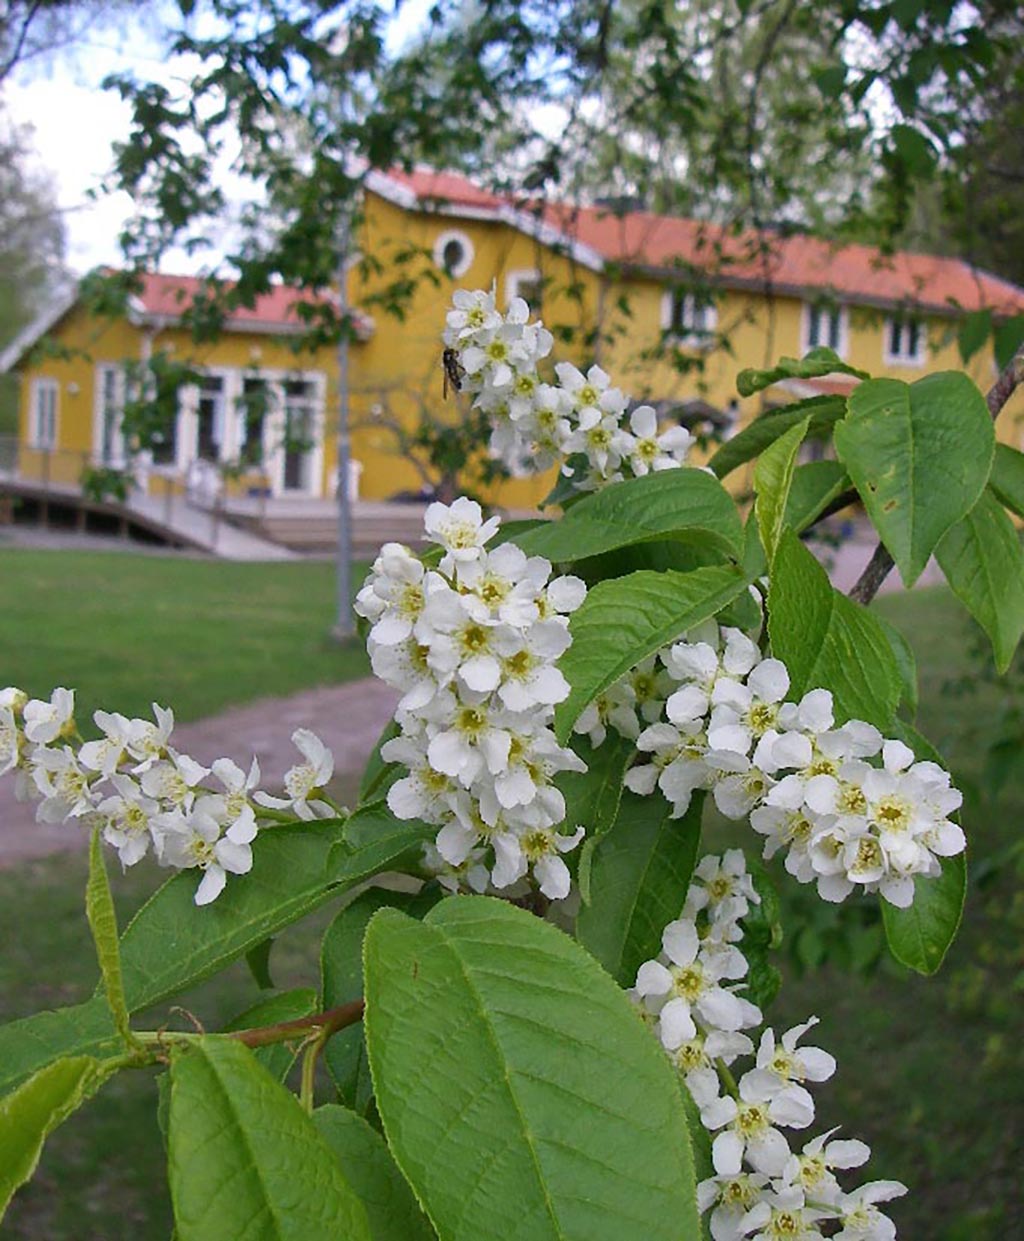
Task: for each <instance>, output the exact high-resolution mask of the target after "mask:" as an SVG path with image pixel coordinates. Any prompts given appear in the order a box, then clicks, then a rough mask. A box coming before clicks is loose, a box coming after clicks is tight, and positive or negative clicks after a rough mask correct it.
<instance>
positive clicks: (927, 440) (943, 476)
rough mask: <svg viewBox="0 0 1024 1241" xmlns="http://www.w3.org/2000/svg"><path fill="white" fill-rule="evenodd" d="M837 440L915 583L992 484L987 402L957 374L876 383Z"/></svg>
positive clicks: (853, 407) (859, 395)
mask: <svg viewBox="0 0 1024 1241" xmlns="http://www.w3.org/2000/svg"><path fill="white" fill-rule="evenodd" d="M835 443H836V452H837V453H838V455H839V459H840V461H842V463H843V464H844V465H845V466H846V468H847V469H848V470H849V472H850V477H851V478H852V479H853V481H854V483H855V485H856V487H857V490H858V491H859V492H860V496H861V499H862V500H863V501H864V506H865V508H866V509H867V511H868V515H869V516H870V518H871V520H872V522H873V523H874V525H875V529H876V530H877V531H878V534H879V537H880V538H881V539H882V542H883V543H884V544H885V546H886V547H887V548H888V550H889V553H890V555H891V556H892V558H893V560H895V561H896V564H897V565H898V566H899V570H900V574H901V575H902V577H903V581H904V583H905V584H906V585H907V586H912V585H913V584H914V582H916V581H917V579H918V577H920V575H921V573H922V571H923V570H924V567H925V565H926V564H927V563H928V559H929V557H930V556H931V554H932V553H933V552H934V551H935V548H936V545H937V544H938V542H939V540H940V539H941V538H942V536H943V535H944V534H945V533H946V531H947V530H949V529H950V527H951V526H954V525H955V524H956V523H957V522H958V521H959V520H960V519H961V518H962V517H965V516H966V515H967V514H968V513H969V512H970V510H971V509H972V508H973V507H974V505H975V504H976V503H977V501H978V499H979V497H980V496H981V493H982V491H983V490H984V487H985V483H986V482H987V481H988V476H989V471H990V470H991V468H992V456H993V452H994V450H995V432H994V430H993V427H992V419H991V418H990V417H989V413H988V406H987V405H986V404H985V398H984V397H983V396H982V395H981V393H980V392H979V391H978V389H977V387H976V386H975V385H974V383H972V381H971V380H970V379H969V378H968V377H967V376H966V375H964V374H962V373H961V372H959V371H941V372H938V373H937V374H934V375H928V376H926V377H925V378H924V379H919V380H918V381H917V382H916V383H913V384H905V383H902V382H901V381H900V380H898V379H873V380H871V381H870V382H869V383H863V384H861V385H860V386H859V387H858V388H857V389H855V391H854V392H853V394H852V395H851V397H850V400H849V413H848V414H847V416H846V419H845V421H844V422H843V423H841V424H840V425H839V426H837V427H836V430H835Z"/></svg>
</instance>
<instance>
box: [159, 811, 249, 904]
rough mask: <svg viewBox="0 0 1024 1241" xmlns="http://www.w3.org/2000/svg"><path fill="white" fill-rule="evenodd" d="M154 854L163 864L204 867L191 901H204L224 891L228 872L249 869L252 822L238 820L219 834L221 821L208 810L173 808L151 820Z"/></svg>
mask: <svg viewBox="0 0 1024 1241" xmlns="http://www.w3.org/2000/svg"><path fill="white" fill-rule="evenodd" d="M153 833H154V839H155V841H156V848H157V856H158V857H159V859H160V863H161V865H163V866H173V867H174V868H175V869H177V870H189V869H192V868H194V867H198V868H199V869H200V870H202V871H204V872H205V873H204V874H203V878H202V879H201V881H200V883H199V886H198V888H196V894H195V903H196V904H197V905H208V904H209V903H210V902H211V901H213V900H216V899H217V897H218V896H220V894H221V892H223V891H224V885H225V883H226V882H227V876H228V874H229V873H230V874H232V875H244V874H247V873H248V872H249V871H250V870H251V869H252V849H251V848H250V842H251V841H252V839H253V837H254V836H255V835H256V825H255V823H253V824H251V825H250V824H247V823H243V822H241V821H239V822H238V823H236V824H235V825H234V826H233V827H229V828H228V830H227V831H226V832H224V833H223V835H222V834H221V825H220V824H219V823H218V822H217V820H216V819H215V818H214V817H213V816H212V815H209V814H204V813H202V812H200V811H197V810H193V811H191V812H188V813H185V812H183V811H181V810H174V811H171V812H170V813H168V814H163V815H158V816H157V817H156V818H155V819H154V820H153Z"/></svg>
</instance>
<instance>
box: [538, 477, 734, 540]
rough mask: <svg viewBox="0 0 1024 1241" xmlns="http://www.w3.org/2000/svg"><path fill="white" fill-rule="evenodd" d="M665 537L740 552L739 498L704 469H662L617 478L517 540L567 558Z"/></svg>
mask: <svg viewBox="0 0 1024 1241" xmlns="http://www.w3.org/2000/svg"><path fill="white" fill-rule="evenodd" d="M666 536H673V537H676V538H686V539H693V540H699V541H700V542H701V543H709V542H710V543H712V544H714V545H716V546H718V547H720V548H721V549H722V550H724V551H726V552H729V553H732V554H734V555H736V556H738V555H739V554H740V552H741V550H742V547H743V527H742V523H741V522H740V518H739V514H738V513H737V511H736V502H735V500H733V498H732V496H730V495H729V493H728V492H727V491H726V490H725V488H724V487H723V486H722V485H721V483H720V482H719V481H718V479H717V478H715V477H713V476H712V475H711V474H708V473H706V472H705V471H704V470H694V469H681V470H660V471H658V472H657V473H651V474H647V475H645V476H644V477H643V478H631V479H629V480H627V481H626V482H622V483H613V484H612V485H611V486H610V487H605V488H604V489H603V490H601V491H597V492H595V493H594V494H593V495H589V496H587V497H586V499H584V500H581V501H580V502H579V503H578V504H575V505H573V507H572V508H571V509H569V511H568V512H567V513H566V514H565V516H564V517H563V518H562V519H561V520H560V521H551V522H544V523H543V524H542V525H540V526H537V527H535V528H534V529H533V530H530V531H529V532H528V533H526V534H524V535H523V536H522V537H521V538H518V539H516V540H515V542H516V544H517V545H518V546H519V547H521V548H522V549H523V551H525V552H527V553H528V554H529V555H531V556H546V557H547V558H548V560H552V561H556V562H565V561H573V560H582V559H583V558H584V557H587V556H597V555H600V554H601V553H603V552H609V551H613V550H614V549H615V548H618V547H629V546H630V545H632V544H634V543H642V542H644V541H645V540H648V539H656V538H664V537H666Z"/></svg>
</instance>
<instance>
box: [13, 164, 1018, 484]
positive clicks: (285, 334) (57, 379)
mask: <svg viewBox="0 0 1024 1241" xmlns="http://www.w3.org/2000/svg"><path fill="white" fill-rule="evenodd" d="M358 244H359V247H360V255H359V256H357V258H356V259H355V261H353V263H352V264H351V266H350V269H349V284H348V297H349V302H350V304H351V305H352V306H354V307H356V308H357V311H358V317H357V339H356V340H355V341H354V342H353V344H352V345H351V347H350V366H349V373H350V407H351V422H352V428H353V429H352V441H351V442H352V458H353V462H354V466H353V475H352V477H353V481H354V482H356V483H357V485H358V494H359V496H360V497H361V498H365V499H371V500H373V499H386V498H388V497H391V496H393V495H395V494H397V493H402V492H416V491H419V490H420V489H421V487H422V486H423V481H424V480H423V477H422V474H421V473H420V472H418V471H417V469H416V468H415V467H414V465H412V464H411V463H410V462H409V461H408V460H406V459H403V458H402V457H401V456H400V455H398V453H397V451H396V449H397V437H396V433H395V427H406V428H408V427H411V426H412V425H413V424H414V423H415V421H416V419H417V418H418V417H420V416H421V413H422V412H423V411H428V412H429V413H430V414H431V415H432V416H434V417H439V418H448V419H451V418H457V417H459V416H461V415H460V407H459V406H458V405H457V404H455V403H453V398H449V401H448V402H447V403H446V402H445V399H444V397H443V394H442V375H441V367H440V335H441V331H442V329H443V326H444V316H445V313H446V310H447V309H448V307H449V305H450V300H451V294H452V292H453V290H454V289H455V288H458V287H466V288H480V287H489V286H491V285H492V284H493V285H494V286H495V288H496V291H497V296H498V300H499V304H502V305H506V304H507V303H508V301H509V300H511V298H513V297H515V296H522V297H525V298H526V300H527V301H528V302H529V303H530V305H531V307H532V308H533V309H534V310H535V311H536V312H537V313H538V314H539V315H540V316H541V317H543V319H544V321H545V323H546V324H547V325H548V326H549V327H550V328H551V329H552V330H553V331H554V332H555V336H556V346H555V352H556V356H557V357H562V358H568V359H569V360H572V361H575V362H577V363H578V364H581V365H582V364H587V363H589V362H591V361H595V360H596V361H597V362H599V363H600V365H601V366H602V367H604V368H605V369H606V370H607V371H608V372H609V373H610V374H611V376H612V378H613V381H614V382H616V383H617V384H618V385H619V386H621V387H622V388H623V389H625V390H626V391H627V392H628V393H629V394H631V395H632V396H634V397H636V398H637V399H643V400H646V401H649V402H651V403H654V404H655V405H656V407H657V408H658V409H659V412H660V413H661V414H662V416H663V417H664V418H665V420H666V421H669V420H683V421H686V422H688V423H689V424H691V425H699V424H703V425H706V426H710V427H711V428H712V429H714V430H715V431H716V432H717V433H718V434H720V435H725V436H728V435H730V434H732V433H734V432H735V431H736V430H737V429H739V428H740V427H742V426H743V425H745V424H746V423H747V422H748V421H749V420H750V419H751V418H752V417H753V416H755V415H756V414H757V413H759V412H760V411H761V410H762V409H764V408H765V407H766V406H767V405H772V404H780V403H785V402H788V401H791V400H794V399H797V398H799V397H803V396H811V395H815V394H818V393H822V392H836V391H840V392H841V391H845V390H847V389H848V388H849V387H850V386H851V384H852V382H853V381H852V380H850V379H848V378H844V377H843V376H831V377H826V378H825V379H823V380H808V381H801V382H796V381H789V382H787V383H783V384H779V385H777V386H776V387H775V388H773V389H770V390H769V391H768V392H767V393H764V394H760V395H759V396H757V397H756V398H751V399H748V400H742V399H740V398H739V397H738V396H737V393H736V386H735V380H736V374H737V372H738V371H739V370H740V369H742V368H743V367H746V366H756V367H761V366H766V365H770V364H772V363H773V362H774V361H775V360H777V359H778V358H779V357H781V356H784V355H785V356H790V357H793V356H800V355H802V354H803V353H805V352H806V351H807V350H808V349H809V348H811V347H813V346H815V345H829V346H831V347H832V348H834V349H835V350H836V352H837V353H838V354H839V355H840V357H842V358H843V359H844V360H845V361H847V362H849V363H850V364H852V365H853V366H856V367H859V368H861V369H863V370H865V371H868V372H870V373H871V374H873V375H888V376H892V377H895V378H899V379H904V380H913V379H915V378H918V377H920V376H921V375H923V374H925V373H927V372H928V371H930V370H938V369H962V363H961V360H960V354H959V351H958V347H957V341H956V335H957V326H958V321H959V320H960V319H961V318H962V316H963V315H965V314H967V313H969V312H972V311H977V310H980V309H986V308H987V309H991V310H992V311H993V312H994V313H995V314H996V315H1012V314H1020V313H1024V290H1021V289H1019V288H1017V287H1015V286H1014V285H1011V284H1009V283H1008V282H1006V281H1003V280H1000V279H998V278H997V277H995V276H992V275H990V274H988V273H985V272H980V271H978V270H976V269H973V268H971V267H969V266H968V265H967V264H966V263H964V262H962V261H960V260H957V259H943V258H933V257H928V256H922V255H911V254H896V255H893V256H888V257H886V256H883V255H881V254H880V253H879V252H878V251H875V250H872V249H870V248H869V247H864V246H844V247H839V248H836V247H832V246H830V245H828V244H827V243H825V242H822V241H819V240H816V239H813V238H809V237H803V236H790V237H770V238H768V239H767V241H765V240H764V239H761V238H757V239H753V238H749V237H744V236H735V235H732V234H725V233H722V232H721V231H720V230H716V229H713V228H712V227H711V226H707V225H701V224H698V223H696V222H694V221H690V220H682V219H676V218H670V217H664V216H655V215H651V214H648V213H645V212H642V211H622V210H616V211H613V210H611V209H610V208H608V207H576V206H569V205H565V204H547V205H544V206H538V205H536V204H532V203H523V204H518V205H517V204H516V203H514V202H512V201H510V200H506V199H502V198H499V197H497V196H495V195H493V194H490V193H488V192H486V191H484V190H482V189H480V188H479V187H477V186H475V185H473V184H472V183H471V182H469V181H467V180H466V179H465V178H462V177H460V176H456V175H454V174H448V173H434V172H428V171H420V172H413V173H397V172H396V173H390V174H387V175H385V174H381V173H372V174H370V176H369V177H368V179H367V182H366V191H365V201H364V209H363V212H362V224H361V231H360V234H359V239H358ZM361 260H363V261H361ZM197 287H198V284H197V282H196V281H195V280H193V279H190V278H184V277H172V276H162V275H154V276H149V277H147V278H146V279H145V280H144V281H143V284H142V288H141V290H140V291H139V293H138V295H137V296H136V297H135V298H134V299H133V300H132V302H131V306H130V309H129V313H128V315H127V317H125V318H120V319H109V318H101V317H98V316H96V315H92V314H89V313H88V312H87V311H86V310H85V309H84V308H83V306H82V305H80V304H79V303H78V302H77V301H76V300H75V299H70V300H68V301H67V302H65V303H64V304H63V305H61V306H58V307H55V308H54V310H53V311H52V312H51V313H50V314H49V315H48V316H46V318H45V319H44V320H43V321H41V322H40V323H38V324H36V325H34V326H33V328H32V329H31V330H30V331H28V332H27V333H25V334H24V336H23V337H22V338H20V339H19V340H18V341H16V342H15V343H14V345H13V346H12V347H11V348H10V349H8V351H7V352H6V354H5V355H3V357H0V368H2V369H9V368H13V369H16V370H17V371H18V372H19V374H20V376H21V379H22V384H21V393H22V395H21V411H20V429H19V445H18V452H19V471H20V472H21V473H22V474H23V475H27V476H39V475H40V473H42V472H43V471H46V473H47V474H48V476H49V477H50V478H51V479H52V480H54V481H62V482H64V483H66V484H67V485H73V484H74V483H75V482H76V480H77V479H78V478H79V477H80V475H81V471H82V469H83V466H88V465H92V466H97V465H100V466H102V465H110V466H114V467H116V466H118V465H120V464H121V463H122V462H123V461H124V459H125V457H126V447H127V446H126V445H125V444H124V442H123V434H122V431H121V425H120V419H121V410H122V408H123V406H124V403H125V401H126V400H127V399H130V396H131V390H132V385H133V383H134V382H136V380H135V378H134V377H136V376H137V375H139V374H141V373H142V372H141V371H140V370H139V368H140V367H142V366H145V364H146V363H147V362H151V360H152V359H155V358H159V359H162V360H163V361H164V362H165V363H171V364H177V365H181V366H187V367H188V368H189V369H190V370H191V371H192V372H194V374H190V375H189V382H186V383H182V384H181V386H180V388H179V390H178V397H177V413H176V417H175V418H173V419H172V420H171V422H172V423H173V429H172V430H170V431H169V432H168V433H167V434H166V435H165V436H164V438H163V440H162V441H161V442H160V443H159V444H157V445H156V447H155V448H154V449H153V450H152V451H151V452H149V453H146V454H142V456H141V458H138V459H137V460H136V461H135V470H136V477H137V481H138V482H139V483H140V485H141V486H142V487H143V489H147V488H148V489H149V490H150V491H152V490H153V488H154V485H155V480H159V479H160V478H161V476H162V477H163V479H164V486H165V487H166V486H168V485H169V483H168V480H169V479H171V478H172V477H173V478H174V479H175V480H177V481H176V482H175V485H181V486H182V487H188V486H197V485H203V484H204V483H205V484H207V485H221V486H223V485H224V484H223V482H219V483H211V482H210V480H211V478H214V476H215V477H216V479H220V480H222V479H223V478H224V477H227V479H228V481H227V484H226V486H227V489H228V490H229V491H230V492H234V493H236V494H241V495H246V494H249V495H269V496H273V497H303V498H308V499H310V500H312V499H317V498H319V499H326V498H329V497H330V496H331V495H332V493H333V491H334V479H335V472H336V460H337V457H336V430H337V411H338V408H339V393H338V388H337V375H338V369H337V359H336V355H335V352H334V351H333V350H331V349H321V350H318V351H315V352H310V351H308V350H307V351H301V350H299V351H297V350H296V347H295V346H296V343H297V341H298V338H299V337H300V335H301V333H302V330H303V329H302V324H301V322H300V319H299V316H298V315H297V313H296V306H297V302H298V297H297V295H296V294H295V293H294V292H292V291H290V290H288V289H285V288H276V289H274V290H273V292H272V293H271V294H270V295H268V296H267V297H265V298H262V299H260V300H259V302H258V303H257V304H256V306H255V307H254V308H252V309H251V310H242V311H238V312H236V313H235V314H234V315H233V316H232V318H231V319H230V320H229V321H228V324H227V330H226V331H225V333H224V334H223V335H222V336H221V338H220V339H219V340H217V341H216V342H214V343H210V344H206V345H201V346H200V345H197V344H195V343H194V341H193V340H192V338H191V337H190V336H189V334H188V333H187V332H186V331H185V330H183V328H182V327H181V326H180V324H179V317H180V313H181V309H182V306H183V304H184V303H187V302H188V301H189V300H191V297H192V295H193V294H194V293H195V291H196V289H197ZM409 287H411V288H412V292H411V294H409V295H408V296H406V297H405V298H404V300H403V301H402V315H401V317H397V316H395V315H393V314H391V313H389V309H388V307H389V305H390V304H392V303H393V302H394V300H395V294H396V291H399V290H403V289H407V288H409ZM43 337H46V338H47V339H48V340H50V341H52V342H54V343H55V345H56V346H57V347H58V348H57V350H56V351H55V350H54V349H52V348H51V349H48V350H43V351H41V350H40V349H39V348H37V347H36V346H38V343H39V341H40V339H41V338H43ZM966 369H968V370H969V372H970V374H971V375H972V377H973V378H974V379H975V380H976V382H977V383H978V384H979V386H981V387H982V388H983V389H984V388H987V387H988V385H989V384H990V383H991V381H992V378H993V377H994V374H995V368H994V363H993V359H992V354H991V350H990V348H989V346H986V347H985V348H983V349H982V350H981V351H979V352H978V353H977V354H975V356H974V357H973V358H972V359H971V362H970V364H969V366H968V367H967V368H966ZM463 399H464V398H463ZM1022 417H1024V398H1022V397H1021V396H1020V394H1018V396H1017V398H1016V401H1015V402H1014V403H1012V404H1011V406H1010V407H1009V408H1008V409H1007V410H1006V411H1005V412H1004V414H1003V415H1002V417H1001V419H1000V435H1001V437H1002V438H1003V439H1005V440H1007V441H1008V442H1011V443H1013V444H1014V445H1015V446H1017V447H1020V446H1021V427H1020V419H1021V418H1022ZM550 485H551V479H550V477H549V478H541V479H525V480H520V479H516V480H510V481H509V482H506V483H502V484H499V485H497V487H496V488H495V491H494V494H493V496H492V499H494V500H495V501H496V502H497V503H499V504H502V505H505V506H506V507H510V508H522V507H528V506H532V505H534V504H536V502H537V501H538V500H540V499H541V498H542V496H543V495H544V494H545V493H546V492H547V490H549V488H550Z"/></svg>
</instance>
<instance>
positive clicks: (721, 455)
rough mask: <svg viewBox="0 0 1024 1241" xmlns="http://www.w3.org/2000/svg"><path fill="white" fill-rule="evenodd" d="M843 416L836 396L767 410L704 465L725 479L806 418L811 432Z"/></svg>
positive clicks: (840, 400)
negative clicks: (809, 422) (808, 420)
mask: <svg viewBox="0 0 1024 1241" xmlns="http://www.w3.org/2000/svg"><path fill="white" fill-rule="evenodd" d="M845 415H846V401H845V399H844V398H843V397H839V396H816V397H812V398H811V399H810V400H808V401H797V402H795V403H794V404H793V405H787V406H786V407H785V408H784V409H776V410H769V411H767V412H766V413H763V414H760V415H759V416H758V417H757V418H755V419H754V421H753V422H751V423H750V425H749V426H746V427H744V428H743V430H742V431H740V433H739V434H738V435H734V436H733V437H732V439H731V440H726V442H725V443H724V444H723V445H722V446H721V448H719V449H718V451H717V452H716V453H715V454H714V456H713V457H712V458H711V460H710V461H709V462H708V464H709V465H710V467H711V468H712V469H713V470H714V472H715V474H717V476H718V477H719V478H725V476H726V475H727V474H731V473H732V471H733V470H735V469H736V467H737V466H740V465H743V463H744V462H746V461H750V460H751V459H752V458H754V457H757V456H759V455H760V454H761V453H762V452H764V450H765V449H766V448H767V447H768V445H769V444H773V443H774V442H775V441H776V440H777V439H778V438H779V436H780V435H784V434H785V433H786V432H787V431H788V430H789V429H790V428H791V427H795V426H796V425H797V423H800V422H803V420H804V419H805V418H808V417H809V418H810V420H811V431H812V432H813V431H817V430H821V429H822V428H827V427H832V426H834V425H835V424H836V423H837V422H838V421H839V419H840V418H843V417H845Z"/></svg>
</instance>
